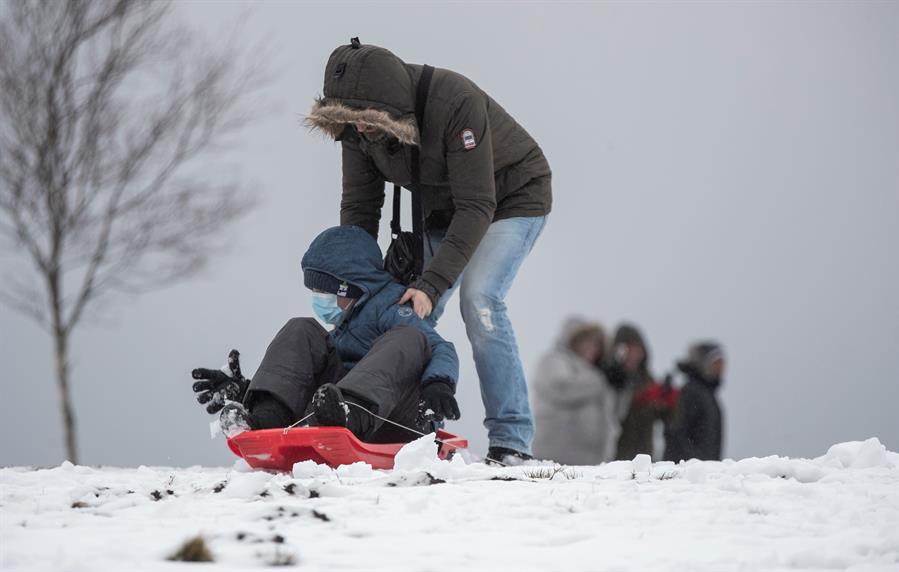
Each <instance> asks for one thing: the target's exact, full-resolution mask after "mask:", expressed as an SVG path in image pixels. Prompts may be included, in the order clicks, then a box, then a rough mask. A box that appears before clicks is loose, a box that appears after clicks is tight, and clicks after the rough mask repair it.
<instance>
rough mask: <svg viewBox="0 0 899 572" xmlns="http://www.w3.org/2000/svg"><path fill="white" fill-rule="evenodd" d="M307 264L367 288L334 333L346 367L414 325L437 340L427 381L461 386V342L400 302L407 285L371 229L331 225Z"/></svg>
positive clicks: (315, 244)
mask: <svg viewBox="0 0 899 572" xmlns="http://www.w3.org/2000/svg"><path fill="white" fill-rule="evenodd" d="M301 265H302V268H303V270H304V271H305V270H315V271H317V272H324V273H325V274H329V275H331V276H333V277H334V278H337V279H338V280H340V281H343V282H348V283H350V284H352V285H354V286H356V287H358V288H360V289H361V290H362V291H363V295H362V297H361V298H359V300H357V301H356V303H355V304H354V305H353V307H352V308H350V310H349V313H348V314H347V316H346V317H345V318H344V319H343V322H341V324H340V326H338V327H337V328H336V329H334V330H333V331H332V332H331V334H330V335H331V338H332V339H333V341H334V346H335V347H336V348H337V353H338V354H340V358H341V360H343V364H344V367H346V368H347V369H348V370H349V369H352V368H353V366H355V365H356V363H358V362H359V360H361V359H362V358H363V357H364V356H365V354H367V353H368V351H369V350H370V349H371V346H372V344H373V343H374V341H375V339H376V338H377V337H378V336H380V335H381V334H384V333H385V332H387V331H388V330H390V329H392V328H395V327H398V326H414V327H416V328H418V329H419V330H421V331H422V332H424V334H425V336H427V338H428V342H429V343H430V344H431V362H430V363H429V364H428V367H427V368H425V371H424V374H423V375H422V381H424V382H430V381H435V380H437V379H442V380H445V381H449V382H450V383H452V384H453V385H454V386H455V384H456V381H457V380H458V378H459V356H458V355H457V354H456V348H455V346H453V344H452V343H451V342H448V341H446V340H444V339H443V338H442V337H440V335H439V334H438V333H437V332H436V331H435V330H434V328H432V327H431V325H430V324H428V323H427V322H425V321H424V320H422V319H420V318H419V317H418V315H417V314H416V313H415V311H414V310H413V309H412V307H411V306H406V305H404V306H400V305H399V304H397V302H398V301H399V299H400V298H401V297H402V295H403V293H404V292H405V291H406V287H405V286H403V285H402V284H400V283H399V282H395V281H394V280H393V277H392V276H391V275H390V274H389V273H388V272H387V271H386V270H384V259H383V257H382V254H381V249H380V247H379V246H378V243H377V242H376V241H375V239H374V238H372V236H371V235H370V234H368V233H367V232H365V231H364V230H362V229H361V228H360V227H358V226H336V227H332V228H329V229H328V230H326V231H324V232H322V233H321V234H319V235H318V236H317V237H316V238H315V240H313V241H312V244H311V245H309V250H307V251H306V254H305V255H303V260H302V262H301Z"/></svg>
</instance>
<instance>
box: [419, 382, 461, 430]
mask: <svg viewBox="0 0 899 572" xmlns="http://www.w3.org/2000/svg"><path fill="white" fill-rule="evenodd" d="M424 383H425V386H424V387H422V388H421V399H420V400H419V402H418V416H419V417H421V419H422V420H424V421H443V420H444V419H450V420H455V419H458V418H459V417H460V414H459V404H458V403H456V398H455V397H454V396H453V394H454V393H455V388H454V387H453V384H452V383H450V382H449V381H445V380H442V379H438V380H434V381H425V382H424Z"/></svg>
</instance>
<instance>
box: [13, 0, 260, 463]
mask: <svg viewBox="0 0 899 572" xmlns="http://www.w3.org/2000/svg"><path fill="white" fill-rule="evenodd" d="M171 12H172V10H171V7H170V5H168V4H167V3H163V2H157V1H135V0H68V1H66V2H44V1H41V0H34V1H27V0H17V1H16V2H9V3H4V4H0V231H2V232H3V233H4V234H5V235H6V236H8V237H9V238H10V239H11V242H12V243H13V244H15V245H16V247H17V251H18V252H21V253H22V255H23V257H24V258H23V260H25V261H27V262H28V263H29V266H32V267H33V269H34V270H36V274H35V273H32V274H31V276H32V281H33V282H32V284H30V285H29V284H28V283H27V282H25V281H23V280H22V279H21V277H20V276H17V277H15V278H13V277H11V276H6V277H4V279H3V283H2V285H0V286H2V287H0V296H2V300H3V301H4V302H5V303H7V304H9V305H10V306H11V307H13V308H15V309H16V310H18V311H21V312H23V313H24V314H26V315H28V316H29V317H31V318H33V319H34V320H36V321H37V323H38V324H40V325H41V326H42V327H43V328H45V329H46V330H47V331H48V332H49V333H50V334H51V335H52V337H53V342H54V348H55V358H56V359H55V370H56V378H57V383H58V386H59V396H60V402H61V406H62V415H63V421H64V428H65V442H66V448H67V453H68V457H69V459H70V460H71V461H72V462H76V463H77V462H78V451H77V446H76V444H77V440H76V432H75V415H74V412H73V407H72V400H71V392H70V361H69V352H70V342H71V339H72V333H73V331H74V329H75V327H76V326H77V325H78V324H79V323H80V321H81V320H82V318H83V317H84V316H85V313H86V312H87V311H88V310H89V309H90V308H92V307H94V306H95V305H96V303H97V301H98V300H100V299H101V298H105V297H106V296H108V295H109V294H112V293H114V292H132V293H133V292H141V291H145V290H147V289H151V288H154V287H160V286H165V285H169V284H172V283H173V282H175V281H177V280H180V279H183V278H185V277H187V276H189V275H191V274H193V273H195V272H196V271H197V270H199V269H200V268H201V267H202V265H203V263H204V260H205V259H206V257H207V256H208V254H209V253H210V249H212V248H213V247H214V246H215V245H216V242H215V238H216V234H217V231H219V229H221V228H222V227H223V226H225V225H223V223H224V222H227V221H228V220H230V219H233V218H235V217H237V216H239V215H240V214H241V213H242V212H245V211H246V210H247V207H248V206H250V205H249V201H248V200H247V199H246V198H245V197H244V196H243V195H242V194H241V193H240V192H239V191H240V189H239V188H237V186H236V185H232V184H221V183H217V182H215V180H216V177H215V173H209V172H203V170H202V168H199V169H198V167H202V166H203V165H206V163H205V162H204V161H198V160H197V159H200V158H205V157H210V156H211V157H213V158H214V156H215V155H216V154H217V153H219V152H220V151H221V145H222V144H224V143H227V136H228V135H233V134H235V133H236V130H237V129H239V128H240V127H241V126H242V125H243V124H244V123H245V122H246V119H247V114H246V113H244V109H243V106H242V105H241V103H240V102H241V101H242V99H245V97H244V96H245V95H246V94H247V93H248V92H249V90H250V89H251V88H252V86H253V85H254V77H255V76H254V74H253V73H252V72H249V71H248V69H245V68H244V66H242V65H241V64H239V63H237V62H238V61H239V59H238V58H236V57H235V55H236V54H235V53H233V51H228V50H217V51H210V50H207V49H204V47H203V46H201V45H199V43H198V42H197V41H196V40H194V39H193V38H192V36H191V35H190V34H188V33H187V32H186V31H185V30H184V29H182V28H180V27H179V26H178V25H177V24H176V23H173V22H172V14H171ZM191 167H192V170H189V169H191ZM207 171H208V169H207ZM34 280H36V281H37V285H35V283H34Z"/></svg>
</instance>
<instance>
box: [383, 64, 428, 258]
mask: <svg viewBox="0 0 899 572" xmlns="http://www.w3.org/2000/svg"><path fill="white" fill-rule="evenodd" d="M432 75H434V68H432V67H431V66H429V65H425V66H423V67H422V70H421V77H420V78H419V79H418V86H417V87H416V90H415V121H416V123H417V124H418V145H413V146H412V165H411V168H412V184H411V185H410V186H418V183H419V178H420V173H421V171H420V168H421V166H420V163H419V150H420V148H421V145H422V140H423V139H422V133H424V126H425V107H426V106H427V103H428V90H429V89H430V88H431V76H432ZM401 190H402V189H401V188H400V186H399V185H396V184H395V185H393V219H392V220H391V221H390V232H391V233H392V234H393V238H394V239H396V237H398V236H399V235H400V233H401V232H402V230H403V229H402V226H401V225H400V192H401ZM412 235H413V236H414V238H415V251H414V256H415V275H416V276H421V273H422V270H423V267H424V254H425V252H424V212H423V210H422V208H421V192H420V190H413V191H412Z"/></svg>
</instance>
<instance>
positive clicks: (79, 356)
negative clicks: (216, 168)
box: [0, 2, 899, 465]
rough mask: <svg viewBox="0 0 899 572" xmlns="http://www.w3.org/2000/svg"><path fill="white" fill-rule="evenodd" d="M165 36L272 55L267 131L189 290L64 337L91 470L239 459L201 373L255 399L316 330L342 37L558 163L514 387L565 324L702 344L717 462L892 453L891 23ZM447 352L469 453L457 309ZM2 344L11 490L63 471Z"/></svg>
mask: <svg viewBox="0 0 899 572" xmlns="http://www.w3.org/2000/svg"><path fill="white" fill-rule="evenodd" d="M178 14H179V16H180V17H182V18H184V19H185V21H186V22H187V23H188V24H189V25H191V26H192V27H194V28H195V29H197V30H198V31H199V32H201V33H203V34H205V35H207V36H209V37H211V38H212V39H213V40H214V41H218V42H221V43H233V42H235V41H237V42H241V43H245V45H246V46H248V47H249V46H253V45H256V42H257V40H260V39H264V40H265V41H266V42H267V45H268V48H267V50H265V51H260V52H258V57H259V58H260V59H264V60H265V61H266V63H267V65H268V67H269V69H271V70H273V71H274V78H273V81H271V82H270V83H269V84H268V85H267V86H266V88H265V91H264V94H262V95H263V97H264V99H265V100H266V101H267V102H268V103H267V108H268V110H269V111H268V113H267V114H266V115H265V116H264V117H262V118H260V119H259V120H258V121H256V122H255V123H254V124H253V125H252V126H251V127H250V128H249V129H247V131H246V132H245V134H244V136H243V137H242V138H241V140H240V142H239V145H238V147H236V148H235V152H234V154H233V155H234V158H235V159H234V162H233V164H232V165H230V168H231V169H233V170H234V172H235V173H239V176H240V179H241V180H243V181H246V182H248V183H249V185H250V188H251V189H252V193H253V194H254V195H255V196H256V197H257V198H258V199H259V200H260V206H259V208H258V209H257V210H256V211H254V212H253V213H252V214H251V215H250V216H248V217H246V218H245V219H243V220H241V221H240V222H239V223H237V224H234V225H233V227H232V228H231V229H229V231H228V233H227V235H228V238H227V242H228V243H229V244H230V248H229V250H228V251H227V254H226V255H224V256H220V257H218V258H217V259H215V260H214V261H213V267H212V268H210V270H209V271H207V272H205V273H204V274H203V275H202V277H200V278H198V279H195V280H193V281H191V282H188V283H184V284H179V285H177V286H174V287H172V288H169V289H167V290H164V291H160V292H156V293H152V294H149V295H145V296H142V297H140V298H132V299H124V300H122V299H120V300H118V301H116V302H115V303H114V304H108V305H106V306H104V307H103V308H102V312H101V314H102V317H101V319H98V320H94V321H93V322H92V323H89V324H85V325H83V326H82V327H81V328H80V329H79V330H76V333H75V339H74V350H73V365H74V370H73V387H74V401H75V404H76V414H77V420H78V427H79V431H80V447H81V456H82V462H84V463H88V464H113V465H137V464H166V465H189V464H216V465H220V464H228V463H231V462H232V461H233V456H231V454H230V453H229V452H228V451H227V448H226V446H225V443H224V441H223V440H222V439H221V438H219V439H217V440H215V441H211V440H210V436H209V429H208V422H209V421H210V418H209V416H207V415H206V413H205V412H204V411H203V410H202V409H201V408H200V407H199V406H197V405H196V403H195V402H194V401H193V394H192V392H191V390H190V385H191V380H190V377H189V372H190V370H191V369H192V368H194V367H198V366H207V367H213V366H219V365H221V364H222V363H224V360H225V356H226V355H227V353H228V350H229V349H231V348H232V347H236V348H238V349H240V350H241V352H242V360H243V364H244V371H245V372H246V373H248V374H251V373H252V372H253V371H254V370H255V368H256V365H257V364H258V363H259V360H260V359H261V357H262V355H263V353H264V351H265V348H266V346H267V344H268V342H269V341H270V339H271V337H272V336H273V335H274V333H275V332H276V331H277V330H278V329H279V328H280V327H281V325H283V323H284V322H285V321H286V320H287V319H288V318H290V317H292V316H303V315H310V313H311V312H310V309H309V296H308V294H307V292H306V291H305V290H304V289H303V288H302V285H301V280H300V272H299V260H300V257H301V256H302V254H303V252H304V250H305V248H306V247H307V246H308V244H309V242H310V241H311V240H312V238H313V237H314V236H315V235H316V234H317V233H318V232H319V231H321V230H322V229H324V228H326V227H328V226H332V225H335V224H337V223H338V202H339V195H340V155H339V146H338V145H337V144H334V143H331V142H327V141H325V140H323V139H322V138H321V137H320V136H317V135H312V134H310V133H308V132H307V131H306V130H305V129H303V128H302V127H300V125H299V119H300V117H301V116H302V115H303V114H304V113H306V112H307V111H308V109H309V106H310V104H311V103H312V100H313V98H314V97H315V96H316V95H318V94H320V92H321V89H322V76H323V69H324V64H325V61H326V60H327V57H328V54H329V53H330V52H331V50H332V49H333V48H334V47H336V46H337V45H338V44H341V43H347V42H348V40H349V38H350V37H351V36H359V37H360V38H361V39H362V41H363V42H364V43H373V44H378V45H381V46H384V47H387V48H389V49H391V50H392V51H393V52H394V53H395V54H397V55H398V56H400V57H401V58H403V59H404V60H406V61H408V62H413V63H429V64H431V65H434V66H437V67H443V68H449V69H453V70H455V71H458V72H461V73H463V74H465V75H466V76H468V77H470V78H471V79H472V80H474V81H475V82H477V83H478V85H480V86H481V87H482V88H483V89H484V90H486V91H487V92H488V93H490V94H491V95H492V96H493V97H494V98H495V99H496V100H497V101H499V102H500V103H501V104H502V105H503V106H504V107H505V108H506V109H507V110H508V111H509V112H510V113H511V114H512V115H513V116H514V117H515V118H516V119H517V120H518V121H519V122H520V123H522V124H523V125H524V126H525V128H526V129H527V130H528V131H529V132H530V133H531V134H532V135H533V136H534V137H535V138H536V140H537V141H538V142H539V143H540V145H541V147H542V148H543V149H544V151H545V152H546V155H547V157H548V158H549V161H550V164H551V166H552V168H553V194H554V209H553V213H552V215H551V216H550V220H549V224H548V225H547V227H546V231H545V232H544V234H543V236H542V237H541V239H540V240H539V241H538V243H537V246H536V248H535V250H534V251H533V253H532V254H531V256H530V257H529V258H528V260H527V261H526V263H525V264H524V266H523V268H522V270H521V272H520V273H519V276H518V278H517V280H516V282H515V285H514V287H513V289H512V292H511V295H510V296H509V300H508V303H509V306H510V312H511V317H512V320H513V323H514V324H515V328H516V332H517V334H518V339H519V342H520V346H521V350H522V355H523V358H524V362H525V366H526V369H527V370H528V371H529V372H530V371H533V370H534V366H535V365H536V362H537V360H538V359H539V357H540V355H541V354H542V353H543V352H544V351H545V350H547V349H548V348H549V347H550V346H551V345H552V344H553V343H554V340H555V338H556V336H557V333H558V330H559V327H560V324H561V323H562V321H563V320H564V318H565V317H566V316H568V315H570V314H575V313H576V314H581V315H584V316H587V317H590V318H593V319H597V320H600V321H601V322H602V323H603V324H605V325H606V326H607V327H609V328H613V327H614V326H615V325H616V324H617V323H619V322H620V321H621V320H624V319H627V320H632V321H634V322H636V323H637V324H639V325H640V326H641V327H642V328H643V329H644V331H645V333H646V334H647V336H648V340H649V344H650V346H651V351H652V356H653V361H652V369H653V370H654V372H656V373H657V374H659V375H661V374H663V373H664V372H665V371H667V370H669V369H670V368H671V367H672V365H673V363H674V360H675V359H676V358H677V357H679V356H680V355H682V353H683V352H684V350H685V349H686V347H687V345H688V344H689V343H690V342H691V341H693V340H695V339H697V338H706V337H713V338H715V339H718V340H720V341H721V342H722V343H723V344H724V345H725V347H726V351H727V354H728V371H727V376H726V380H725V386H724V388H723V390H722V392H721V398H722V400H723V403H724V408H725V421H726V439H725V441H726V447H725V453H726V455H727V456H729V457H737V458H739V457H745V456H751V455H759V456H761V455H768V454H775V453H777V454H785V455H802V456H817V455H820V454H823V453H824V452H825V451H826V450H827V447H828V446H829V445H831V444H833V443H835V442H840V441H847V440H855V439H864V438H867V437H871V436H877V437H879V438H880V439H881V441H883V442H884V443H885V444H887V446H888V447H889V448H891V449H892V450H894V451H895V450H899V418H897V415H896V412H897V410H899V3H896V2H855V3H841V2H822V3H813V2H790V3H757V2H752V3H750V2H734V3H724V2H722V3H707V2H703V3H676V2H660V3H652V2H640V3H629V4H624V3H621V4H619V3H610V4H590V3H572V4H564V3H559V2H553V3H527V4H515V3H464V4H462V3H460V4H449V3H447V4H428V5H427V6H425V5H423V3H396V4H376V3H364V4H337V3H321V4H305V3H304V4H300V3H288V2H281V3H259V4H239V3H236V2H227V3H215V2H196V3H190V4H185V5H181V6H180V7H179V10H178ZM238 20H241V21H244V22H245V26H244V28H245V29H244V31H243V34H242V35H241V36H240V37H239V39H235V38H234V37H233V36H232V30H233V29H234V23H235V22H236V21H238ZM198 168H200V169H202V168H204V166H203V165H199V166H198ZM209 169H212V167H211V166H210V167H209ZM385 224H386V222H385ZM385 237H386V233H385V232H383V231H382V237H381V238H382V240H381V242H382V245H386V239H385ZM5 260H8V258H7V259H5ZM440 329H441V331H442V333H443V334H444V335H445V336H446V337H448V338H449V339H451V340H452V341H454V342H455V343H456V347H457V348H458V350H459V353H460V357H461V361H462V377H461V382H460V384H459V398H460V403H461V407H462V411H463V419H462V420H461V421H459V422H457V423H454V424H452V425H451V426H450V429H454V430H456V431H457V432H459V433H462V434H464V435H465V436H467V437H469V439H470V440H471V441H472V444H473V448H474V449H475V450H476V451H478V452H483V451H484V450H485V448H486V432H485V430H484V429H483V427H482V426H481V420H482V418H483V408H482V406H481V403H480V397H479V393H478V381H477V376H476V373H475V370H474V365H473V363H472V361H471V350H470V347H469V346H468V342H467V340H466V338H465V335H464V329H463V327H462V323H461V319H460V317H459V312H458V303H457V301H453V303H452V304H451V308H450V309H449V310H448V311H447V314H446V315H445V317H444V318H443V320H442V322H441V324H440ZM0 336H2V339H0V358H2V363H3V365H4V368H3V374H2V375H3V381H2V384H0V387H2V388H3V393H2V397H0V432H2V434H3V435H4V437H3V438H2V439H0V465H22V464H37V465H42V464H43V465H47V464H56V463H59V462H60V461H61V460H62V459H63V458H64V449H63V439H62V433H61V421H60V413H59V402H58V399H57V392H56V386H55V379H54V377H53V373H52V363H53V360H52V350H51V343H50V339H49V337H48V336H47V335H46V334H44V333H43V332H42V331H41V330H39V329H38V328H37V327H36V326H35V325H33V324H32V323H31V322H28V321H27V320H26V319H25V318H22V317H20V316H19V315H16V314H14V313H12V312H11V311H10V310H9V309H7V308H5V307H0Z"/></svg>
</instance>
